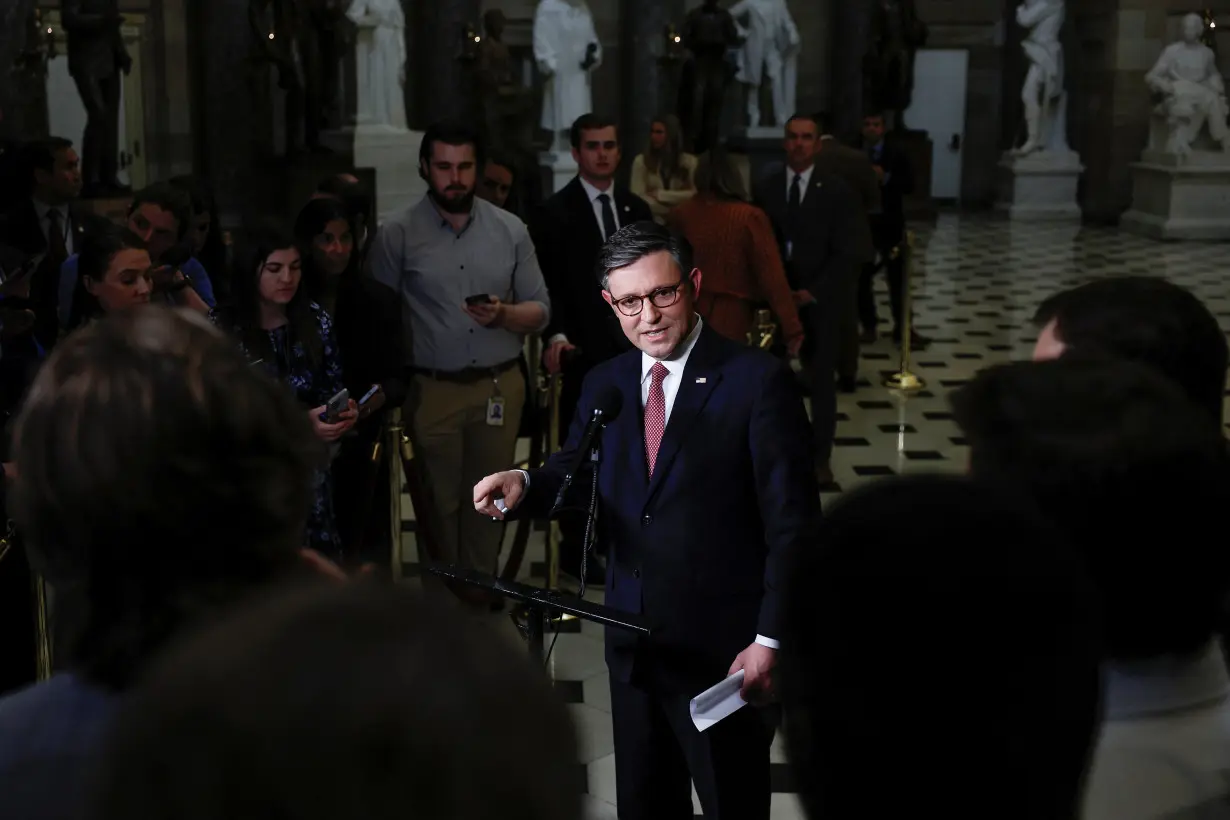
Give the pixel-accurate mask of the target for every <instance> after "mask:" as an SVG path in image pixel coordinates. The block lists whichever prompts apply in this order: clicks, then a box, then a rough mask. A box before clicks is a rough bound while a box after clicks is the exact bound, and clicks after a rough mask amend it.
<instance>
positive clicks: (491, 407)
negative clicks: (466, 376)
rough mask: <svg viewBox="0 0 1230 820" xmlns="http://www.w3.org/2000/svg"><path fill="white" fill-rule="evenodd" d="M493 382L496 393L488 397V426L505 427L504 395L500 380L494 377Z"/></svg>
mask: <svg viewBox="0 0 1230 820" xmlns="http://www.w3.org/2000/svg"><path fill="white" fill-rule="evenodd" d="M491 383H492V384H493V385H494V388H495V395H493V396H492V397H491V398H489V399H487V426H489V427H503V426H504V397H503V396H501V395H500V380H499V379H498V378H493V379H492V380H491Z"/></svg>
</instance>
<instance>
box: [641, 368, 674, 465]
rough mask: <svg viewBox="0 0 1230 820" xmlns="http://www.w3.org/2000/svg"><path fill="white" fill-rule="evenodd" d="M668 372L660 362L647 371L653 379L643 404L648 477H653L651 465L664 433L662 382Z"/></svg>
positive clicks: (664, 416) (664, 404) (664, 396)
mask: <svg viewBox="0 0 1230 820" xmlns="http://www.w3.org/2000/svg"><path fill="white" fill-rule="evenodd" d="M668 372H670V371H668V370H667V369H666V365H664V364H662V362H655V363H654V366H653V368H652V369H651V370H650V371H649V374H650V376H652V377H653V378H652V380H651V381H650V382H649V401H647V402H645V463H646V464H648V465H649V474H650V475H653V463H654V461H656V460H657V458H658V446H659V445H660V444H661V443H662V434H663V433H664V432H666V393H665V392H663V390H662V380H663V379H664V378H666V374H667V373H668Z"/></svg>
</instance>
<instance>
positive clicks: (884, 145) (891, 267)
mask: <svg viewBox="0 0 1230 820" xmlns="http://www.w3.org/2000/svg"><path fill="white" fill-rule="evenodd" d="M863 149H864V150H865V151H866V152H867V157H868V159H870V160H871V164H872V166H873V167H874V168H875V173H876V176H877V177H879V179H880V199H881V208H880V214H879V215H878V216H876V217H873V218H872V220H871V227H872V233H873V235H874V237H875V244H876V251H877V252H878V253H879V254H880V263H879V264H878V265H877V264H875V263H874V262H872V263H870V264H867V265H864V266H863V269H862V273H860V274H859V279H858V312H859V320H860V321H861V322H862V324H863V337H862V340H863V342H864V343H866V344H870V343H872V342H874V341H875V340H876V335H877V330H876V325H877V323H878V322H879V319H878V318H877V316H876V300H875V294H874V293H873V292H872V285H873V283H874V279H875V275H876V272H877V271H879V270H880V268H881V267H883V268H884V269H885V270H886V271H887V272H888V273H887V275H888V301H889V306H890V308H891V310H892V312H893V341H894V342H898V343H900V342H901V309H902V291H901V289H902V283H903V282H904V279H905V197H906V195H907V194H912V193H913V192H914V169H913V167H912V166H911V165H910V158H909V157H908V156H906V154H905V152H904V151H902V150H901V149H900V148H898V147H897V146H896V145H893V144H892V142H891V141H889V140H886V139H885V137H884V115H883V114H879V113H875V114H868V115H867V116H865V117H863ZM927 342H928V340H927V339H925V338H924V337H922V336H920V335H919V334H918V333H911V334H910V347H911V348H912V349H914V350H922V349H924V348H925V347H926V346H927Z"/></svg>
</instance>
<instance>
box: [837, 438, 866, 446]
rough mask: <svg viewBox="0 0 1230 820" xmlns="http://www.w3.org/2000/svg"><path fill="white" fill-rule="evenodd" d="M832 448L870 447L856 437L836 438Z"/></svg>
mask: <svg viewBox="0 0 1230 820" xmlns="http://www.w3.org/2000/svg"><path fill="white" fill-rule="evenodd" d="M833 446H834V447H870V446H871V442H870V441H868V440H867V439H865V438H861V437H858V436H837V437H835V438H834V439H833Z"/></svg>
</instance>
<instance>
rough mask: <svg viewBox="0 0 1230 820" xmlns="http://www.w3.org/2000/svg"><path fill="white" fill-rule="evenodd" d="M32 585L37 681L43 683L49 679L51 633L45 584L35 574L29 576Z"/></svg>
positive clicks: (41, 578) (41, 577)
mask: <svg viewBox="0 0 1230 820" xmlns="http://www.w3.org/2000/svg"><path fill="white" fill-rule="evenodd" d="M31 577H32V579H33V583H34V629H35V639H36V641H37V643H36V644H35V648H34V651H35V661H36V663H37V666H36V670H37V675H38V679H39V680H41V681H43V680H47V679H48V678H50V677H51V631H50V619H49V618H48V617H47V582H46V581H44V580H43V576H41V575H38V574H37V573H36V574H34V575H33V576H31Z"/></svg>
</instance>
